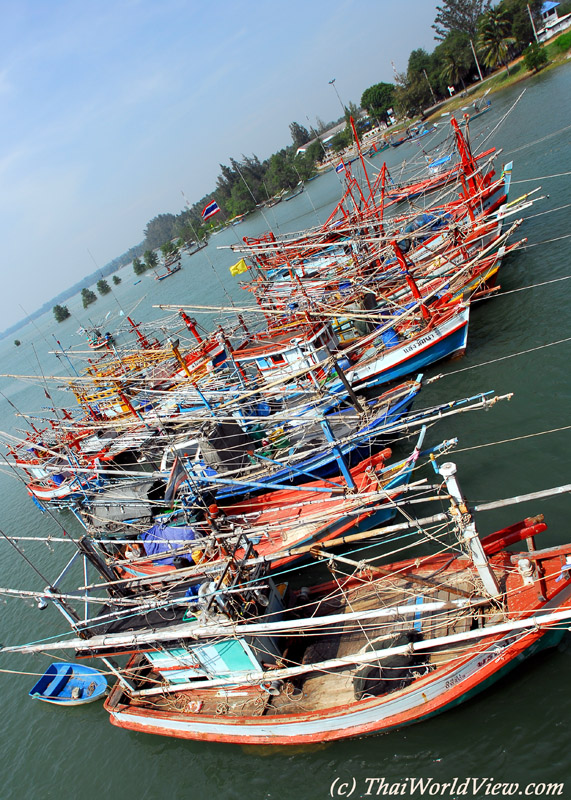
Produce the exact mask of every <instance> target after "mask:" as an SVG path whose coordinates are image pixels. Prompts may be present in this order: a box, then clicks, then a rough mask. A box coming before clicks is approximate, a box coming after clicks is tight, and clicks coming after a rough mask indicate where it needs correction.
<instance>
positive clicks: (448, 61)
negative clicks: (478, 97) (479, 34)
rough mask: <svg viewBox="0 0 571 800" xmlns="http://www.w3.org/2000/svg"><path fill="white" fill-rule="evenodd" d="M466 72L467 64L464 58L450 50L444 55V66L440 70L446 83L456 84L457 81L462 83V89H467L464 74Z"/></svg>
mask: <svg viewBox="0 0 571 800" xmlns="http://www.w3.org/2000/svg"><path fill="white" fill-rule="evenodd" d="M465 72H466V65H465V64H464V63H463V61H462V59H460V58H458V56H457V55H456V54H455V53H454V52H452V51H451V50H449V51H448V52H447V53H445V55H444V66H443V67H442V70H441V72H440V76H441V77H442V78H444V80H445V81H446V83H450V84H452V86H455V85H456V84H457V83H459V82H460V83H462V89H463V90H464V91H466V84H465V83H464V74H465Z"/></svg>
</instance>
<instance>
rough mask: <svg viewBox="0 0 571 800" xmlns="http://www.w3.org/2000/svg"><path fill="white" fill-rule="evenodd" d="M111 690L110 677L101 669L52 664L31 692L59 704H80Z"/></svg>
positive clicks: (91, 701)
mask: <svg viewBox="0 0 571 800" xmlns="http://www.w3.org/2000/svg"><path fill="white" fill-rule="evenodd" d="M106 690H107V678H106V677H105V675H103V674H102V673H101V672H99V671H98V670H96V669H93V668H92V667H87V666H85V665H84V664H67V663H65V662H63V661H58V662H56V663H55V664H51V665H50V666H49V667H48V668H47V670H46V671H45V673H44V674H43V675H42V677H41V678H40V679H39V681H37V683H36V684H35V685H34V686H33V687H32V689H30V691H29V693H28V694H29V696H30V697H33V698H34V699H35V700H43V701H44V702H45V703H53V704H54V705H58V706H80V705H83V704H85V703H93V702H94V701H95V700H99V699H100V698H102V697H103V695H104V694H105V692H106Z"/></svg>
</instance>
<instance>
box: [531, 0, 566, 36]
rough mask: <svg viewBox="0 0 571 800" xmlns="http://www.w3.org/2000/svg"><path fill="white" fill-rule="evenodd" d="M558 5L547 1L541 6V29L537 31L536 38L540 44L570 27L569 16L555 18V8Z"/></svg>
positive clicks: (549, 0)
mask: <svg viewBox="0 0 571 800" xmlns="http://www.w3.org/2000/svg"><path fill="white" fill-rule="evenodd" d="M558 5H559V3H554V2H552V0H547V1H546V2H545V3H544V4H543V5H542V6H541V20H542V22H543V28H541V29H540V30H538V31H537V38H538V39H539V41H540V42H546V41H547V40H548V39H551V38H552V37H553V36H557V35H558V34H560V33H563V31H564V30H566V29H567V28H569V26H571V14H566V15H565V16H564V17H558V16H557V6H558Z"/></svg>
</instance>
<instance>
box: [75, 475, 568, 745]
mask: <svg viewBox="0 0 571 800" xmlns="http://www.w3.org/2000/svg"><path fill="white" fill-rule="evenodd" d="M439 472H440V475H441V476H442V478H443V479H444V481H445V482H446V485H447V487H448V492H449V496H450V500H451V503H452V506H451V509H452V518H453V519H454V529H455V535H456V543H455V544H449V545H447V546H445V545H444V543H443V547H442V550H441V552H440V553H437V554H435V555H422V556H420V557H416V558H409V559H407V560H404V561H398V562H396V563H391V564H383V565H382V566H379V567H377V566H375V565H373V564H372V563H368V564H367V566H366V567H365V568H364V569H363V565H362V562H361V563H360V562H358V561H355V560H353V559H350V558H346V557H344V556H332V555H331V554H329V553H321V555H322V556H323V557H325V558H327V559H328V561H329V566H330V569H331V571H332V573H333V578H332V580H330V581H328V582H326V583H324V584H320V585H316V586H313V587H304V588H301V589H299V590H297V591H292V592H289V597H288V590H287V588H286V587H285V585H284V584H282V585H278V586H276V585H275V584H273V583H270V582H268V584H267V585H268V586H269V589H268V593H267V595H266V597H265V598H264V602H263V604H262V606H263V611H262V612H261V613H259V614H257V615H256V616H254V617H250V618H248V619H246V620H244V619H243V618H242V619H240V618H239V617H236V616H234V617H232V616H231V615H227V616H225V615H224V613H215V614H211V615H210V616H209V614H208V613H204V609H205V607H206V606H205V605H204V604H203V606H202V609H203V610H202V612H200V610H199V609H197V610H196V611H195V612H194V614H193V615H192V616H193V621H189V622H188V626H187V628H186V629H184V630H183V627H182V626H175V628H173V629H172V630H170V631H167V630H166V629H165V630H164V631H163V632H162V633H160V632H157V631H156V630H155V631H151V630H148V631H147V632H145V633H140V634H139V635H135V636H132V637H129V636H128V635H122V636H121V637H119V636H117V637H110V638H104V637H95V639H94V640H93V641H92V642H90V647H92V648H95V649H96V650H100V649H103V650H104V651H108V650H109V648H110V647H113V646H115V647H116V648H117V647H119V646H122V647H123V648H125V649H126V650H128V649H129V648H131V651H132V652H133V648H134V651H135V652H134V653H133V655H132V657H131V659H130V662H129V666H128V672H126V673H125V679H124V680H123V681H120V682H118V683H117V684H116V685H115V687H114V689H113V690H112V692H111V694H110V696H109V697H108V699H107V701H106V703H105V708H106V709H107V711H108V712H109V714H110V719H111V722H112V723H113V724H114V725H116V726H118V727H122V728H126V729H129V730H134V731H139V732H147V733H154V734H161V735H166V736H174V737H180V738H187V739H198V740H202V741H213V742H226V743H236V744H241V745H244V744H257V745H260V744H264V745H267V744H274V745H300V744H310V743H315V742H323V741H331V740H335V739H345V738H350V737H356V736H364V735H367V734H373V733H380V732H385V731H389V730H391V729H394V728H398V727H402V726H404V725H408V724H411V723H413V722H419V721H421V720H425V719H427V718H429V717H432V716H434V715H435V714H438V713H441V712H443V711H445V710H447V709H449V708H453V707H455V706H457V705H458V704H459V703H462V702H463V701H465V700H467V699H470V698H472V697H474V696H475V695H476V694H478V693H480V692H482V691H483V690H484V689H487V688H488V687H490V686H491V685H493V684H494V683H495V682H496V681H498V680H499V679H500V678H503V677H504V676H505V675H507V674H508V673H509V672H510V671H511V670H512V669H514V668H515V667H516V666H518V665H519V664H520V663H521V661H522V660H523V659H525V658H527V657H529V656H531V655H534V654H535V653H537V652H539V651H541V650H543V649H545V648H547V647H549V646H553V645H555V644H557V643H558V642H559V641H560V640H561V638H562V636H563V634H564V631H565V630H566V628H567V626H568V621H569V619H570V618H571V576H570V571H571V544H567V545H563V546H558V547H551V548H545V549H537V548H536V544H535V537H536V536H537V535H539V534H540V533H541V532H542V531H544V530H545V529H546V525H545V524H544V522H543V517H542V516H541V515H540V516H538V517H532V518H526V519H524V520H522V521H520V522H517V523H515V524H514V525H511V526H509V527H507V528H503V529H501V530H498V531H496V532H495V533H493V534H490V535H488V536H486V537H484V538H483V539H481V540H480V538H479V537H478V535H477V531H476V528H475V524H474V521H473V518H472V516H471V515H470V514H469V512H468V510H467V507H466V501H465V499H464V497H463V496H462V494H461V492H460V490H459V487H458V484H457V482H456V480H455V466H454V465H453V464H450V463H447V464H443V465H442V466H441V467H440V470H439ZM440 518H441V519H443V518H445V515H442V516H441V517H440ZM434 519H435V518H434V517H432V518H428V519H427V520H426V522H429V521H430V520H434ZM412 525H413V526H416V527H417V528H419V530H422V531H424V530H425V529H424V528H423V527H422V525H421V523H420V522H418V521H417V522H416V523H412ZM438 538H439V541H441V539H440V535H439V537H438ZM524 542H525V543H526V544H527V549H523V550H521V545H522V543H524ZM514 545H519V547H520V549H518V550H516V551H513V550H509V549H507V548H508V547H511V546H514ZM264 583H265V581H264ZM223 607H224V606H223V604H222V605H221V606H219V607H218V608H219V609H221V608H223ZM209 608H210V609H212V605H210V607H209ZM127 676H128V677H127Z"/></svg>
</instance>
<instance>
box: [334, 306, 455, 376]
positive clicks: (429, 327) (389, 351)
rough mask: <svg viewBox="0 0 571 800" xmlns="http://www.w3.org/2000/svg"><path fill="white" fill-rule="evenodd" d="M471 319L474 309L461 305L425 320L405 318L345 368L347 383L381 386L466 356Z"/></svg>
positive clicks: (376, 337) (440, 310)
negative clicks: (457, 357) (437, 363)
mask: <svg viewBox="0 0 571 800" xmlns="http://www.w3.org/2000/svg"><path fill="white" fill-rule="evenodd" d="M469 317H470V307H469V306H464V305H463V304H460V303H459V304H454V305H451V306H444V307H441V308H438V309H436V310H433V311H431V312H429V313H428V316H427V318H425V319H424V320H422V319H421V318H419V317H418V316H416V317H415V318H411V317H410V316H408V317H407V316H405V315H403V318H402V320H400V321H399V320H398V319H397V320H395V322H394V324H392V325H391V324H387V325H385V326H383V328H381V329H380V330H379V331H377V332H375V333H374V334H370V336H369V337H367V339H366V341H367V342H368V344H367V345H366V346H364V347H361V348H360V350H359V352H358V357H357V358H356V359H355V360H354V362H353V363H352V364H350V365H345V364H343V366H344V367H345V375H346V377H347V380H349V381H350V382H351V385H352V386H353V387H355V388H359V387H360V386H362V385H364V384H366V385H367V386H378V385H380V384H383V383H387V382H388V381H392V380H396V379H398V378H401V377H403V376H404V375H408V374H410V373H411V372H417V371H419V370H423V369H424V368H425V367H426V366H428V365H429V364H434V363H435V362H437V361H440V360H442V359H444V358H450V357H451V356H459V355H462V354H463V353H464V351H465V349H466V343H467V341H468V321H469Z"/></svg>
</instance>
